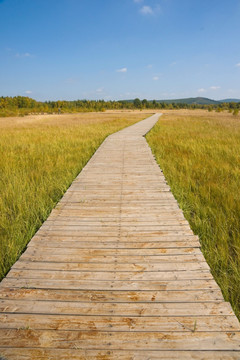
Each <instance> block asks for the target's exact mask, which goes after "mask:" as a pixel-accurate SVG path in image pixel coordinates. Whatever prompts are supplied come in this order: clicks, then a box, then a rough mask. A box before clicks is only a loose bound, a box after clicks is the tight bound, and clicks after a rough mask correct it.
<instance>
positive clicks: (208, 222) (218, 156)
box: [147, 111, 240, 317]
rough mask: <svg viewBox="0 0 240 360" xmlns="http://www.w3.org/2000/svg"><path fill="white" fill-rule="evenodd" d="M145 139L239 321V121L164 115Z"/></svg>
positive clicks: (190, 114) (222, 116) (208, 115)
mask: <svg viewBox="0 0 240 360" xmlns="http://www.w3.org/2000/svg"><path fill="white" fill-rule="evenodd" d="M147 140H148V142H149V144H150V146H151V148H152V151H153V153H154V154H155V156H156V159H157V162H158V163H159V164H160V166H161V168H162V170H163V172H164V175H165V177H166V179H167V181H168V183H169V184H170V186H171V189H172V192H173V194H174V195H175V197H176V199H177V200H178V202H179V204H180V207H181V208H182V209H183V211H184V214H185V217H186V218H187V219H188V221H189V222H190V225H191V227H192V229H193V231H194V233H195V234H198V235H199V237H200V241H201V244H202V250H203V253H204V255H205V257H206V259H207V262H208V263H209V265H210V267H211V270H212V273H213V275H214V277H215V279H216V280H217V282H218V284H219V285H220V287H221V289H222V292H223V295H224V297H225V299H226V300H228V301H230V302H231V304H232V306H233V308H234V310H235V312H236V314H237V316H238V317H240V117H239V116H238V117H235V118H234V117H233V116H232V115H231V114H227V113H220V114H219V113H217V114H216V113H207V112H206V111H194V112H191V111H179V112H173V113H172V114H170V113H166V114H165V115H164V116H163V117H162V118H160V120H159V122H158V123H157V125H156V126H155V127H154V128H153V129H152V131H151V132H150V133H149V134H148V135H147Z"/></svg>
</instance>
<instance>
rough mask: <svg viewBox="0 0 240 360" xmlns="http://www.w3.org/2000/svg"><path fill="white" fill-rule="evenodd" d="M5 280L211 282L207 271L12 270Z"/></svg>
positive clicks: (210, 275)
mask: <svg viewBox="0 0 240 360" xmlns="http://www.w3.org/2000/svg"><path fill="white" fill-rule="evenodd" d="M7 278H16V279H19V278H21V279H48V280H50V279H53V280H99V281H103V280H114V281H117V280H119V281H138V280H139V281H143V280H145V281H152V280H160V281H173V280H212V279H213V277H212V274H211V273H210V271H209V270H201V271H167V272H165V271H161V272H160V271H154V272H153V271H151V272H150V271H149V272H145V271H144V270H139V271H131V272H130V271H123V272H120V271H118V272H117V271H115V269H114V268H113V269H112V271H104V272H103V271H94V272H90V271H65V272H63V271H61V270H58V271H56V270H39V269H38V270H29V269H27V270H17V269H12V270H11V271H10V272H9V273H8V275H7Z"/></svg>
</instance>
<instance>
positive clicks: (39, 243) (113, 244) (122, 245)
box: [29, 237, 200, 250]
mask: <svg viewBox="0 0 240 360" xmlns="http://www.w3.org/2000/svg"><path fill="white" fill-rule="evenodd" d="M50 245H51V248H58V249H59V248H64V249H66V248H68V249H72V248H74V249H116V248H118V249H169V248H178V249H180V248H190V247H191V248H199V247H200V243H199V242H198V241H176V242H173V241H166V242H164V241H158V242H156V241H155V242H153V241H148V242H144V241H141V242H140V241H138V242H133V241H129V242H127V241H118V240H116V241H91V242H89V241H82V240H81V238H80V239H79V240H77V241H72V240H68V239H66V238H65V239H62V240H59V239H58V240H57V241H54V240H52V241H51V243H50ZM48 246H49V240H45V238H41V237H39V238H34V239H32V241H31V242H30V244H29V247H35V248H38V249H39V250H40V249H42V248H44V249H46V248H47V247H48Z"/></svg>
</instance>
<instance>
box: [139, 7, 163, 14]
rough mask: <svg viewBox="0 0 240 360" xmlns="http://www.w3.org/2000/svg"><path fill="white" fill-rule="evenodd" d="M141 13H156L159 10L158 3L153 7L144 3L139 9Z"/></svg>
mask: <svg viewBox="0 0 240 360" xmlns="http://www.w3.org/2000/svg"><path fill="white" fill-rule="evenodd" d="M139 11H140V13H141V14H142V15H157V14H159V13H160V12H161V7H160V5H156V6H155V7H154V8H153V7H151V6H149V5H144V6H142V7H141V9H140V10H139Z"/></svg>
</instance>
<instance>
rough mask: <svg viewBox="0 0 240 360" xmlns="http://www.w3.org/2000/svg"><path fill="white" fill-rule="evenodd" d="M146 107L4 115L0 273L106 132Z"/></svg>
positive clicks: (126, 122) (0, 151)
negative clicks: (76, 112)
mask: <svg viewBox="0 0 240 360" xmlns="http://www.w3.org/2000/svg"><path fill="white" fill-rule="evenodd" d="M146 116H147V114H145V113H143V112H141V113H134V112H131V113H129V112H128V113H121V112H118V113H114V112H111V113H85V114H84V113H81V114H79V115H78V114H77V115H75V114H74V115H46V116H42V115H34V116H27V117H24V118H16V117H13V118H1V119H0V130H1V131H0V169H1V173H0V278H1V277H3V276H4V275H5V274H6V272H7V271H8V270H9V269H10V267H11V265H12V264H13V263H14V262H15V261H16V259H17V258H18V257H19V255H20V254H21V252H22V251H23V249H24V247H25V246H26V244H27V243H28V241H29V240H30V239H31V237H32V236H33V235H34V233H35V232H36V230H37V229H38V228H39V227H40V226H41V224H42V222H43V221H44V220H45V219H46V218H47V216H48V215H49V213H50V211H51V209H52V208H53V207H54V206H55V205H56V203H57V202H58V201H59V199H60V198H61V197H62V195H63V194H64V192H65V191H66V189H67V188H68V187H69V185H70V184H71V182H72V181H73V180H74V178H75V177H76V176H77V174H78V173H79V172H80V171H81V169H82V168H83V166H84V165H85V164H86V162H87V161H88V160H89V158H90V157H91V156H92V154H93V153H94V152H95V150H96V149H97V148H98V147H99V145H100V144H101V142H102V141H103V140H104V139H105V137H106V136H107V135H109V134H111V133H113V132H115V131H118V130H120V129H121V128H123V127H126V126H128V125H131V124H133V123H135V122H136V121H139V120H141V119H143V118H145V117H146Z"/></svg>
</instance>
